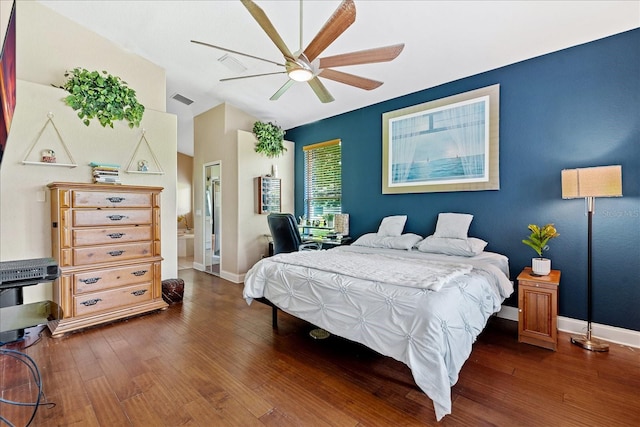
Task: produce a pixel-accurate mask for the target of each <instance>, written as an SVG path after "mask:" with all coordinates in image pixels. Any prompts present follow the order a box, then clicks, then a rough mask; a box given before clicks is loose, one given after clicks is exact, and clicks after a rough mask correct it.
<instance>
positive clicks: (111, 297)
mask: <svg viewBox="0 0 640 427" xmlns="http://www.w3.org/2000/svg"><path fill="white" fill-rule="evenodd" d="M48 187H49V188H50V190H51V238H52V251H53V257H54V258H55V259H56V260H57V262H58V265H59V267H60V273H61V274H60V277H59V278H58V279H57V280H56V282H55V283H54V287H53V300H54V302H56V303H57V304H58V305H59V306H60V307H61V308H62V310H63V318H62V319H61V320H60V321H59V322H58V323H57V324H52V325H51V326H50V329H51V334H52V336H54V337H56V336H60V335H62V334H64V333H66V332H70V331H73V330H77V329H81V328H86V327H89V326H94V325H98V324H101V323H105V322H110V321H113V320H117V319H122V318H125V317H130V316H133V315H137V314H141V313H146V312H149V311H153V310H157V309H164V308H166V307H167V304H166V303H165V302H164V301H163V299H162V274H161V262H162V257H161V256H160V254H161V251H160V250H161V247H160V228H161V227H160V192H161V191H162V188H161V187H143V186H130V185H111V184H88V183H86V184H83V183H68V182H54V183H51V184H49V185H48Z"/></svg>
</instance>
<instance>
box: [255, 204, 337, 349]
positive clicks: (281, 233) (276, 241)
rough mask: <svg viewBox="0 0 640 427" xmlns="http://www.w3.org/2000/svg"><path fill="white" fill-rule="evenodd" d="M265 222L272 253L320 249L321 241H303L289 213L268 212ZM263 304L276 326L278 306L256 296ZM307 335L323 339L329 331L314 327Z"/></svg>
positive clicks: (294, 220)
mask: <svg viewBox="0 0 640 427" xmlns="http://www.w3.org/2000/svg"><path fill="white" fill-rule="evenodd" d="M267 223H268V224H269V230H271V239H272V240H273V254H274V255H277V254H281V253H289V252H297V251H311V250H320V248H321V247H322V244H321V243H317V242H311V243H303V242H302V237H301V236H300V231H299V230H298V224H297V223H296V219H295V218H294V216H293V215H292V214H290V213H270V214H269V215H267ZM257 301H260V302H262V303H264V304H267V305H270V306H271V309H272V316H271V318H272V326H273V327H274V328H277V327H278V308H277V307H276V306H275V305H274V304H273V303H272V302H271V301H269V300H268V299H266V298H258V299H257ZM309 335H311V337H313V338H315V339H324V338H328V337H329V335H330V334H329V332H327V331H325V330H324V329H319V328H317V329H314V330H312V331H311V332H309Z"/></svg>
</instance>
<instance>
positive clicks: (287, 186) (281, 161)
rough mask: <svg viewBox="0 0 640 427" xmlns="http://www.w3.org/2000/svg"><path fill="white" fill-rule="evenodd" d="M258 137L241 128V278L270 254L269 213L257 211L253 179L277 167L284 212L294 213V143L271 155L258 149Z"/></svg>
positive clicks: (238, 235) (287, 142) (239, 193)
mask: <svg viewBox="0 0 640 427" xmlns="http://www.w3.org/2000/svg"><path fill="white" fill-rule="evenodd" d="M256 142H257V140H256V137H255V136H254V135H253V133H251V132H246V131H241V130H239V131H238V161H239V162H240V165H241V167H239V168H238V171H239V174H238V190H239V192H238V210H237V214H238V224H240V226H239V227H238V233H237V240H238V255H237V258H238V266H237V271H238V274H239V275H240V276H241V277H240V278H239V281H244V274H245V273H246V272H247V271H248V270H249V269H250V268H251V267H252V266H253V264H255V263H256V262H258V261H260V259H261V258H262V256H264V255H267V252H268V251H267V249H268V240H267V238H266V237H265V235H266V234H269V226H268V225H267V216H266V215H262V214H259V213H257V212H256V208H255V204H256V197H257V196H256V194H255V189H254V179H255V178H256V177H258V176H261V175H265V174H270V173H271V168H272V166H273V165H276V166H277V167H278V177H279V178H280V179H281V183H280V184H281V189H282V201H281V203H282V205H281V209H282V212H287V213H293V212H294V210H293V208H294V203H295V200H294V168H293V165H294V159H295V155H294V145H293V142H291V141H285V142H284V144H285V147H286V148H287V151H285V152H284V153H283V155H282V156H280V157H277V158H274V159H270V158H268V157H265V156H264V155H262V154H259V153H256V151H255V145H256Z"/></svg>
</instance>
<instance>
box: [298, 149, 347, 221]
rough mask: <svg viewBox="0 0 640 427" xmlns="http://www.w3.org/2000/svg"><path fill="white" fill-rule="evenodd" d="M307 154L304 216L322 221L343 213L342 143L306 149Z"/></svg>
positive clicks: (305, 157)
mask: <svg viewBox="0 0 640 427" xmlns="http://www.w3.org/2000/svg"><path fill="white" fill-rule="evenodd" d="M303 150H304V215H305V217H306V218H307V219H310V220H316V219H321V218H322V216H323V215H325V214H328V213H332V214H338V213H341V212H342V151H341V148H340V140H339V139H334V140H331V141H325V142H320V143H318V144H312V145H307V146H305V147H303Z"/></svg>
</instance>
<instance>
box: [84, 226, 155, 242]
mask: <svg viewBox="0 0 640 427" xmlns="http://www.w3.org/2000/svg"><path fill="white" fill-rule="evenodd" d="M145 240H153V232H152V230H151V226H150V225H141V226H138V227H109V228H85V229H75V230H73V246H88V245H104V244H109V243H127V242H139V241H145Z"/></svg>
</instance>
